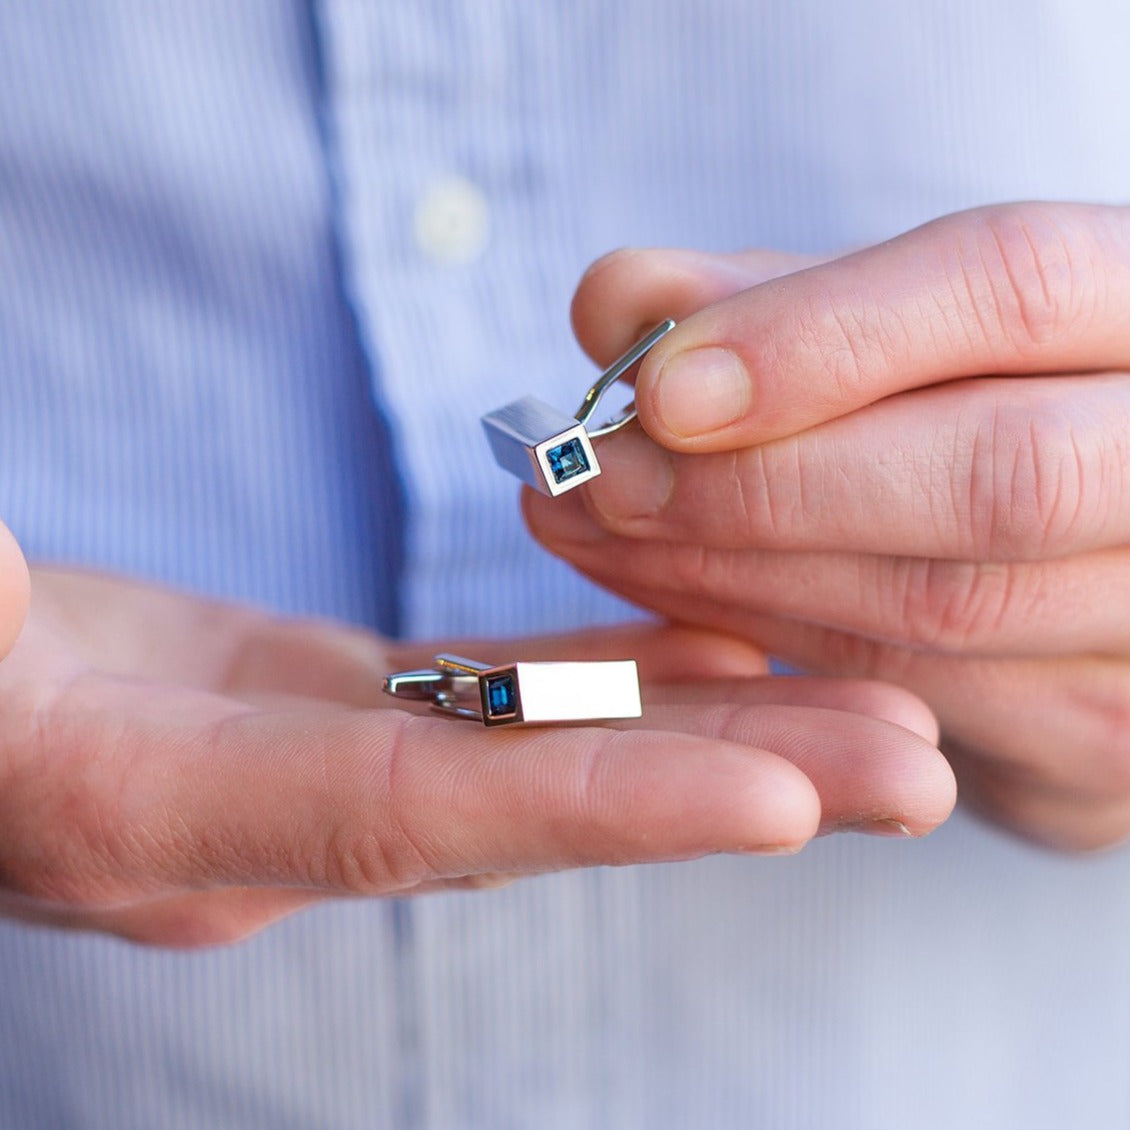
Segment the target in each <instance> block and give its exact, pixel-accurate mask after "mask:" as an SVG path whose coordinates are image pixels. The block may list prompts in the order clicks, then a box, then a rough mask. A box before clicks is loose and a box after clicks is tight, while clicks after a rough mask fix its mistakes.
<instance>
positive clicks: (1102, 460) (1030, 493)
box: [954, 392, 1123, 560]
mask: <svg viewBox="0 0 1130 1130" xmlns="http://www.w3.org/2000/svg"><path fill="white" fill-rule="evenodd" d="M1010 396H1012V397H1013V399H1012V400H1011V401H1010V403H1009V404H1008V405H998V406H997V408H996V410H995V411H994V412H993V413H992V414H991V416H990V417H989V418H988V419H987V420H986V421H985V422H984V424H983V425H982V426H981V427H979V428H978V429H977V430H976V433H975V436H974V440H973V443H972V445H971V449H970V453H969V463H968V471H967V476H962V475H959V476H957V477H956V478H955V491H957V492H958V494H959V497H958V498H956V499H955V500H954V504H955V507H956V508H958V509H959V510H961V509H964V510H966V512H967V516H968V521H969V529H970V533H971V545H970V547H969V549H970V552H971V553H972V554H974V555H976V556H978V557H983V558H988V559H990V560H1017V559H1019V560H1036V559H1042V558H1047V557H1054V556H1059V555H1061V554H1063V553H1066V552H1069V551H1071V550H1074V549H1078V548H1080V546H1081V545H1086V546H1089V545H1091V544H1092V543H1094V542H1095V540H1096V538H1100V537H1101V535H1102V533H1103V530H1104V528H1105V526H1106V524H1107V520H1108V518H1110V517H1111V516H1112V515H1113V514H1115V513H1116V512H1117V509H1118V506H1119V495H1120V493H1121V489H1122V478H1123V472H1122V468H1121V455H1120V452H1119V450H1118V447H1119V445H1118V444H1117V443H1114V442H1111V437H1110V436H1109V435H1107V434H1106V428H1105V425H1103V424H1102V423H1101V422H1098V421H1092V420H1088V419H1085V418H1083V417H1081V416H1079V415H1078V414H1076V413H1073V412H1071V411H1070V410H1069V409H1068V408H1066V407H1065V405H1064V404H1063V403H1062V402H1060V401H1052V400H1047V399H1042V398H1041V397H1040V396H1039V394H1035V393H1031V392H1030V393H1029V395H1027V396H1026V397H1023V398H1021V394H1020V393H1016V394H1013V393H1011V392H1010ZM963 481H964V482H967V483H968V496H967V498H965V499H962V498H960V493H961V491H962V485H961V484H962V482H963Z"/></svg>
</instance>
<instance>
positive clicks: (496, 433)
mask: <svg viewBox="0 0 1130 1130" xmlns="http://www.w3.org/2000/svg"><path fill="white" fill-rule="evenodd" d="M674 328H675V323H674V322H673V321H672V320H671V319H670V318H668V319H667V320H666V321H664V322H661V323H660V324H659V325H658V326H656V327H655V329H653V330H652V331H651V333H649V334H647V335H646V336H645V337H643V338H641V339H640V340H639V341H637V342H636V344H635V345H633V346H632V348H631V349H629V350H628V351H627V353H625V354H624V355H623V356H622V357H619V358H617V360H616V361H614V362H613V364H612V365H611V366H610V367H609V368H608V369H606V370H605V371H604V372H603V373H601V375H600V377H599V378H598V379H597V381H596V383H595V384H594V385H593V386H592V388H590V389H589V390H588V392H587V393H585V399H584V400H583V401H582V402H581V406H580V408H578V409H577V413H576V415H574V416H570V415H568V414H567V413H565V412H561V411H559V410H558V409H556V408H554V407H553V406H552V405H549V404H546V403H545V402H544V401H542V400H538V399H537V397H534V396H524V397H522V399H521V400H515V401H514V402H513V403H512V404H507V405H506V406H505V407H504V408H499V409H496V410H495V411H494V412H488V413H487V414H486V415H485V416H484V417H483V418H482V422H483V428H484V429H485V431H486V433H487V439H488V440H489V441H490V446H491V450H492V451H493V452H494V457H495V459H496V460H497V462H498V464H499V466H501V467H503V468H505V469H506V470H507V471H509V472H510V473H511V474H513V475H517V476H518V478H519V479H521V480H522V481H523V482H524V483H529V485H530V486H532V487H534V488H535V489H536V490H540V491H541V492H542V494H548V495H553V496H557V495H559V494H564V493H565V491H567V490H572V489H573V488H574V487H578V486H580V485H581V483H587V482H588V481H589V479H595V478H596V476H597V475H599V474H600V462H599V460H598V459H597V457H596V452H595V451H594V450H593V446H592V441H593V440H594V439H598V438H599V437H600V436H605V435H609V434H610V433H612V432H614V431H616V430H617V429H619V428H622V427H623V426H624V425H625V424H627V423H628V422H629V421H631V420H634V419H635V417H636V410H635V406H634V404H629V405H628V407H627V408H626V409H625V410H624V412H623V413H622V414H621V415H620V416H618V417H617V418H615V419H613V420H609V421H608V422H607V423H605V424H601V425H600V426H598V427H595V428H594V427H590V426H589V421H590V420H591V419H592V417H593V415H594V414H595V412H596V409H597V407H598V405H599V404H600V398H601V397H602V396H603V395H604V393H605V392H606V391H607V389H608V388H609V387H610V386H611V385H612V384H614V383H615V382H616V381H618V380H619V379H620V378H621V377H623V376H625V375H626V374H627V373H628V372H629V370H630V369H631V368H632V366H633V365H635V364H636V363H637V362H638V361H640V360H641V359H642V358H643V356H644V355H645V354H646V353H647V352H648V351H649V350H650V349H651V348H652V347H653V346H654V345H655V344H656V342H658V341H659V340H660V339H661V338H663V337H665V336H666V335H667V334H669V333H670V332H671V331H672V330H673V329H674Z"/></svg>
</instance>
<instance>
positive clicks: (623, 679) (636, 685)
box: [384, 654, 643, 726]
mask: <svg viewBox="0 0 1130 1130" xmlns="http://www.w3.org/2000/svg"><path fill="white" fill-rule="evenodd" d="M435 663H436V665H435V667H434V668H424V669H422V670H418V671H400V672H396V673H394V674H391V675H388V676H386V678H385V680H384V690H385V692H386V693H387V694H390V695H393V696H395V697H397V698H403V699H411V700H413V701H417V702H429V703H430V704H431V705H432V707H433V708H435V709H436V710H439V711H442V712H443V713H445V714H453V715H455V716H457V717H459V718H471V719H474V720H476V721H479V722H482V723H483V724H484V725H486V726H512V725H517V724H525V725H552V724H554V723H564V722H595V721H601V720H610V719H614V718H639V717H640V715H641V714H642V712H643V707H642V705H641V702H640V682H639V672H638V670H637V668H636V662H635V660H634V659H618V660H594V661H571V662H558V661H554V662H530V663H525V662H520V663H510V664H504V665H502V666H499V667H490V666H488V665H487V664H485V663H479V662H477V661H476V660H473V659H464V658H462V657H461V656H457V655H447V654H442V655H437V656H436V657H435Z"/></svg>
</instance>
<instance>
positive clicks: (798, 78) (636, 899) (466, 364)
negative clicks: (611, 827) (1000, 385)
mask: <svg viewBox="0 0 1130 1130" xmlns="http://www.w3.org/2000/svg"><path fill="white" fill-rule="evenodd" d="M1128 47H1130V7H1128V6H1127V5H1126V4H1125V2H1124V0H918V2H916V3H914V4H907V3H897V2H895V0H748V2H743V0H694V2H690V0H685V2H682V3H680V2H679V0H568V2H566V0H559V2H557V0H540V2H537V3H531V2H528V0H527V2H522V0H412V2H411V3H408V2H405V3H395V2H393V0H385V2H374V0H309V2H305V3H303V2H299V0H164V2H162V3H160V4H155V3H146V2H144V0H83V3H81V4H77V3H71V2H68V0H35V2H34V3H18V2H17V0H0V515H2V516H3V517H4V519H5V520H6V521H7V522H8V523H9V524H10V525H11V527H12V529H13V530H14V531H15V533H16V534H17V535H18V537H19V538H20V540H21V541H22V543H23V544H24V546H25V548H26V549H27V551H28V554H29V556H31V557H33V558H36V559H41V560H43V559H46V560H53V561H65V562H79V563H84V564H95V565H99V566H105V567H108V568H112V569H115V570H120V571H123V572H126V573H131V574H135V575H141V576H146V577H154V578H160V579H163V580H166V581H169V582H172V583H175V584H178V585H183V586H187V587H190V588H193V589H197V590H200V591H205V592H209V593H214V594H219V595H223V596H227V597H231V598H235V599H240V600H249V601H254V602H257V603H259V604H263V605H266V606H268V607H271V608H274V609H277V610H279V611H282V612H295V613H318V614H324V615H331V616H336V617H340V618H342V619H345V620H349V621H352V622H356V623H360V624H366V625H369V626H372V627H375V628H379V629H382V630H385V631H399V632H402V633H405V634H411V635H427V636H448V635H450V636H455V635H462V634H467V633H491V632H498V631H501V632H504V633H507V634H510V633H515V632H518V631H520V630H529V631H534V630H538V629H551V628H558V627H562V626H566V625H576V624H581V623H587V622H596V621H602V620H605V621H607V620H613V619H619V618H622V617H624V616H625V615H629V614H631V613H630V612H629V611H628V610H627V609H625V608H624V607H622V606H621V605H620V604H618V603H617V602H616V601H614V600H613V598H611V597H609V596H608V595H606V594H603V593H601V592H598V591H596V590H595V589H593V588H592V587H591V586H589V585H587V584H586V583H585V582H584V581H582V580H581V579H579V578H578V577H576V576H574V575H573V574H572V573H571V572H570V571H569V570H567V569H566V568H565V567H564V566H562V565H561V564H559V563H557V562H555V561H553V560H551V559H549V558H548V557H547V555H545V554H544V553H542V552H541V551H539V550H538V549H537V548H535V547H534V546H533V545H532V544H531V542H530V540H529V538H528V536H527V535H526V534H525V533H524V531H523V529H522V527H521V523H520V520H519V518H518V514H517V507H516V504H515V490H514V486H513V483H512V481H511V480H509V479H508V478H507V477H506V476H505V475H503V474H502V473H501V472H499V471H498V470H497V468H495V467H494V466H493V464H492V463H491V461H490V459H489V456H488V455H487V453H486V449H485V445H484V443H483V439H482V435H481V432H480V429H479V424H478V417H479V415H480V414H481V413H482V412H483V411H485V410H487V409H490V408H494V407H496V406H497V405H499V404H502V403H504V402H506V401H508V400H511V399H514V398H515V397H517V396H519V395H522V394H525V393H533V394H535V395H539V396H541V397H542V398H543V399H546V400H548V401H550V402H551V403H556V404H560V405H561V406H562V407H568V406H569V405H571V404H572V403H573V402H574V401H575V400H577V399H578V394H579V392H580V391H582V390H583V389H584V388H585V387H587V385H588V383H589V380H590V377H591V372H590V367H589V366H588V364H587V363H586V362H585V361H584V360H583V358H582V357H581V355H580V353H579V351H578V349H577V347H576V346H575V345H574V344H573V343H572V341H571V339H570V335H569V329H568V320H567V308H568V301H569V297H570V294H571V292H572V289H573V287H574V286H575V283H576V280H577V279H578V277H579V276H580V274H581V272H582V270H583V269H584V267H585V265H586V264H587V263H588V262H589V261H590V260H592V259H593V258H594V257H596V256H597V255H599V254H601V253H602V252H604V251H607V250H608V249H610V248H612V247H615V246H618V245H623V244H643V245H649V244H650V245H655V244H660V245H675V246H678V245H685V246H695V247H705V248H718V249H723V248H734V247H738V246H743V245H769V246H775V247H780V248H785V249H789V250H796V251H824V250H829V249H835V248H838V247H841V246H844V245H847V244H858V243H863V242H869V241H873V240H876V239H881V238H884V237H886V236H888V235H890V234H893V233H894V232H896V231H899V230H902V229H904V228H906V227H909V226H911V225H913V224H915V223H918V222H921V221H923V220H925V219H927V218H929V217H931V216H934V215H937V214H940V213H943V212H946V211H951V210H954V209H956V208H961V207H965V206H969V205H973V204H978V203H983V202H986V201H991V200H1003V199H1016V198H1030V197H1047V198H1064V199H1091V200H1109V201H1120V200H1121V201H1124V200H1125V199H1126V198H1127V193H1128V186H1130V146H1128V145H1127V143H1126V124H1125V108H1126V107H1127V106H1128V105H1130V67H1128V66H1127V64H1126V58H1127V55H1128V52H1127V48H1128ZM500 593H501V594H505V606H502V604H501V601H500V599H499V594H500ZM1127 938H1130V860H1128V859H1127V857H1126V856H1125V854H1121V853H1113V854H1110V855H1107V856H1105V857H1103V858H1099V859H1093V860H1087V861H1083V862H1080V861H1072V860H1066V859H1062V858H1057V857H1054V856H1051V855H1047V854H1043V853H1039V852H1036V851H1034V850H1030V849H1028V848H1026V847H1024V846H1022V845H1019V844H1017V843H1016V842H1013V841H1011V840H1009V839H1007V838H1006V837H1004V836H1002V835H999V834H997V833H994V832H992V831H990V830H987V829H985V828H984V827H981V826H979V825H977V824H975V823H973V822H972V821H970V820H968V819H967V818H965V817H962V816H958V817H956V818H955V819H954V820H953V821H952V822H951V823H950V824H949V825H947V826H946V828H944V829H943V830H942V831H941V832H939V833H938V834H937V835H935V836H933V837H931V838H930V839H929V840H927V841H925V842H921V843H911V844H898V845H892V844H889V843H885V842H884V843H876V842H873V841H870V840H864V839H862V838H858V839H853V838H843V837H841V838H837V839H834V840H829V841H823V842H820V843H818V844H816V845H814V846H813V847H812V848H811V849H810V850H808V851H807V852H806V853H804V854H803V855H802V856H800V857H798V858H796V859H789V860H757V859H712V860H705V861H702V862H699V863H695V864H688V865H680V866H662V867H651V868H632V869H626V870H595V871H588V872H582V873H573V874H567V875H560V876H553V877H549V878H544V879H538V880H536V881H528V882H524V883H519V884H517V885H515V886H513V887H511V888H508V889H504V890H499V891H490V892H481V893H476V894H474V895H450V896H446V895H445V896H430V897H427V898H422V899H418V900H415V901H411V902H407V901H405V902H398V901H385V902H380V901H373V902H370V903H356V904H353V903H351V904H341V905H331V906H323V907H319V908H317V909H314V910H311V911H308V912H306V913H304V914H302V915H300V916H298V917H296V918H294V919H292V920H289V921H287V922H284V923H282V924H280V925H278V926H276V927H274V928H272V929H271V930H269V931H267V932H266V933H265V934H263V935H261V936H260V937H257V938H255V939H253V940H251V941H249V942H247V943H245V944H243V945H240V946H237V947H234V948H232V949H228V950H223V951H216V952H208V953H202V954H194V955H184V954H169V953H164V952H157V951H145V950H141V949H138V948H135V947H131V946H129V945H126V944H124V943H121V942H118V941H115V940H113V939H108V938H103V937H94V936H80V935H70V934H62V933H56V932H51V931H48V930H40V929H33V928H28V927H26V926H22V925H17V924H10V923H0V970H2V972H0V1127H2V1128H4V1130H8V1128H12V1130H21V1128H24V1127H28V1128H33V1127H34V1128H36V1130H42V1128H50V1127H105V1128H113V1130H128V1128H134V1127H136V1128H152V1127H158V1126H177V1127H202V1128H203V1127H208V1128H214V1127H243V1126H265V1127H272V1128H285V1127H329V1128H336V1127H395V1128H405V1130H409V1128H411V1130H416V1128H429V1130H430V1128H436V1130H447V1128H462V1127H467V1128H483V1130H498V1128H503V1127H537V1128H538V1130H551V1128H554V1127H560V1128H563V1130H564V1128H576V1127H609V1128H615V1130H632V1128H637V1127H638V1128H641V1130H642V1128H647V1130H662V1128H667V1127H671V1128H675V1127H687V1126H703V1127H743V1128H745V1127H769V1128H772V1130H788V1128H791V1127H798V1128H800V1127H815V1126H837V1127H843V1128H858V1130H882V1128H884V1127H892V1128H894V1127H898V1128H900V1130H901V1128H902V1127H903V1126H905V1125H906V1124H907V1123H908V1122H909V1123H911V1124H913V1125H914V1126H915V1127H917V1128H919V1130H933V1128H938V1130H941V1128H945V1130H950V1128H952V1127H954V1126H991V1127H1005V1126H1008V1127H1011V1126H1018V1127H1019V1126H1023V1127H1025V1128H1026V1130H1032V1128H1039V1127H1057V1128H1058V1127H1061V1126H1064V1125H1071V1126H1083V1125H1089V1126H1102V1127H1107V1126H1116V1125H1122V1126H1125V1125H1127V1124H1130V1082H1128V1081H1127V1074H1126V1064H1127V1063H1130V956H1128V954H1130V950H1128V948H1127V945H1126V939H1127Z"/></svg>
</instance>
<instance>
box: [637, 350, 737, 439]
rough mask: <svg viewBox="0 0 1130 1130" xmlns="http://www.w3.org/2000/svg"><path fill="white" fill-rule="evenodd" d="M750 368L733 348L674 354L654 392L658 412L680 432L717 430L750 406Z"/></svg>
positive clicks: (679, 433) (674, 431)
mask: <svg viewBox="0 0 1130 1130" xmlns="http://www.w3.org/2000/svg"><path fill="white" fill-rule="evenodd" d="M752 395H753V390H752V387H751V385H750V379H749V373H748V372H746V367H745V366H744V365H743V364H742V363H741V361H740V360H739V359H738V356H737V354H736V353H733V352H731V351H730V350H729V349H720V348H718V347H717V346H709V347H706V348H702V349H690V350H687V351H685V352H683V353H676V354H675V355H674V356H673V357H669V358H668V359H667V360H666V361H665V362H664V364H663V367H662V368H661V369H660V370H659V376H658V378H657V384H656V388H655V392H654V393H653V397H654V401H653V403H654V405H655V411H656V414H657V415H658V416H659V418H660V419H661V420H662V421H663V423H664V425H665V426H666V427H667V429H668V430H669V431H670V432H671V433H672V434H673V435H677V436H697V435H703V434H705V433H707V432H714V431H717V430H718V429H719V428H724V427H726V426H727V425H729V424H733V423H734V422H735V421H737V420H740V419H741V418H742V417H743V416H744V415H746V414H747V413H748V412H749V409H750V403H751V400H752Z"/></svg>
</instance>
